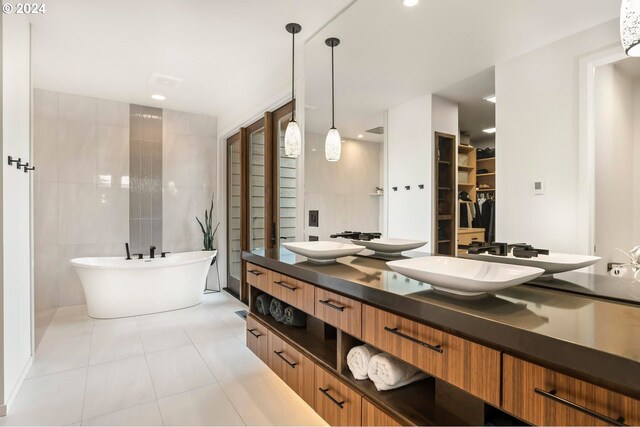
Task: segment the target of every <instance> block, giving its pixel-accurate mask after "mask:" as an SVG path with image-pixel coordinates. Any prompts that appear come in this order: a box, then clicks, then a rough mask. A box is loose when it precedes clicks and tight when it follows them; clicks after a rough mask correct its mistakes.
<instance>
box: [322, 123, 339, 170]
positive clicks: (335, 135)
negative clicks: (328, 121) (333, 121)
mask: <svg viewBox="0 0 640 427" xmlns="http://www.w3.org/2000/svg"><path fill="white" fill-rule="evenodd" d="M341 154H342V139H341V138H340V132H338V129H336V128H331V129H329V132H328V133H327V139H325V141H324V156H325V157H326V158H327V160H328V161H330V162H337V161H338V160H340V155H341Z"/></svg>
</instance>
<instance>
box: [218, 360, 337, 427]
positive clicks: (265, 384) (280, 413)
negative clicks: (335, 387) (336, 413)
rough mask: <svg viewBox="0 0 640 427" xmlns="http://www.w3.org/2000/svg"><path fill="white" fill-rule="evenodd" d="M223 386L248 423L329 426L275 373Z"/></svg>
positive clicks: (255, 376) (245, 378)
mask: <svg viewBox="0 0 640 427" xmlns="http://www.w3.org/2000/svg"><path fill="white" fill-rule="evenodd" d="M221 385H222V388H223V390H224V391H225V393H226V394H227V396H229V399H230V400H231V403H233V405H234V406H235V407H236V408H237V410H238V413H239V414H240V416H241V417H242V419H243V421H244V422H245V423H246V424H247V425H255V426H258V425H260V426H268V425H275V426H298V425H301V426H326V425H327V423H326V422H325V421H324V420H323V419H322V418H321V417H320V415H318V414H317V413H316V412H315V411H314V410H313V409H311V407H310V406H309V405H307V403H306V402H305V401H304V400H303V399H302V398H301V397H300V396H298V395H297V394H296V393H295V392H294V391H293V390H291V388H289V386H287V384H286V383H285V382H284V381H282V380H281V379H280V378H278V376H277V375H276V374H274V373H273V372H268V373H264V374H258V375H249V376H245V377H242V378H239V379H237V380H232V381H228V382H224V383H222V384H221Z"/></svg>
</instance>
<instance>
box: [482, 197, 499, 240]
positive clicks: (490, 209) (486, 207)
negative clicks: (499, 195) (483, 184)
mask: <svg viewBox="0 0 640 427" xmlns="http://www.w3.org/2000/svg"><path fill="white" fill-rule="evenodd" d="M495 215H496V212H495V201H494V200H491V199H489V200H486V201H485V202H484V203H483V204H482V228H484V239H485V242H487V243H493V242H494V241H495V238H496V231H495V222H496V216H495Z"/></svg>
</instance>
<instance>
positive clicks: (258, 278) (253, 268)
mask: <svg viewBox="0 0 640 427" xmlns="http://www.w3.org/2000/svg"><path fill="white" fill-rule="evenodd" d="M246 269H247V283H248V284H250V285H251V286H253V287H254V288H258V289H260V290H261V291H262V292H266V293H268V294H271V287H270V282H269V276H270V270H267V269H266V268H263V267H259V266H257V265H255V264H251V263H247V267H246Z"/></svg>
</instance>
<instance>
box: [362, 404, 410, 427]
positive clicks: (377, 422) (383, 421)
mask: <svg viewBox="0 0 640 427" xmlns="http://www.w3.org/2000/svg"><path fill="white" fill-rule="evenodd" d="M362 425H363V426H365V427H380V426H393V427H396V426H401V425H402V424H400V423H399V422H397V421H396V420H395V419H394V418H391V417H390V416H389V415H387V413H386V412H384V411H383V410H382V409H380V408H378V407H377V406H376V405H374V404H373V403H371V402H369V400H367V398H366V397H363V398H362Z"/></svg>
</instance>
